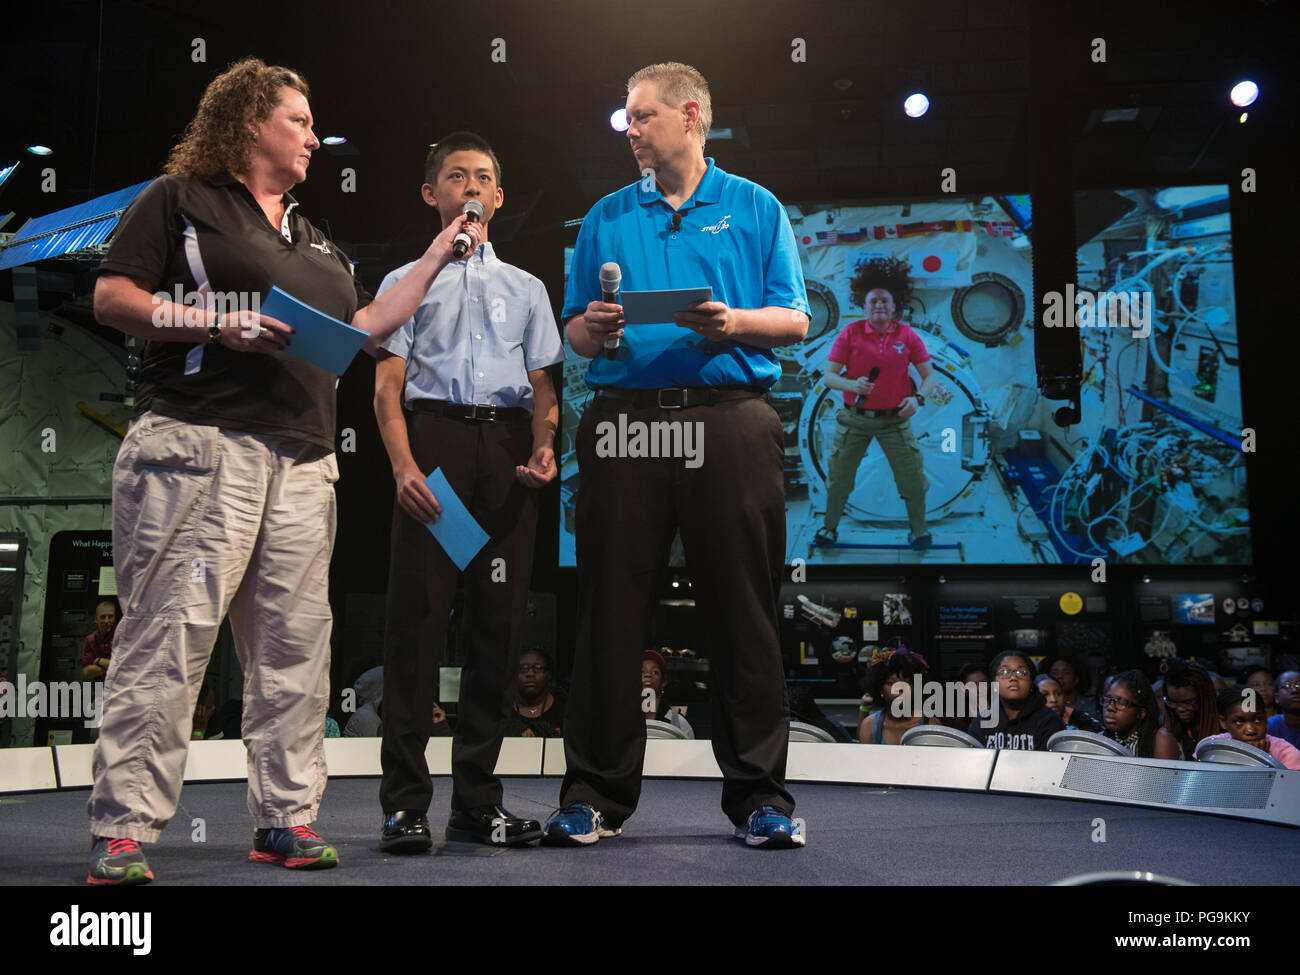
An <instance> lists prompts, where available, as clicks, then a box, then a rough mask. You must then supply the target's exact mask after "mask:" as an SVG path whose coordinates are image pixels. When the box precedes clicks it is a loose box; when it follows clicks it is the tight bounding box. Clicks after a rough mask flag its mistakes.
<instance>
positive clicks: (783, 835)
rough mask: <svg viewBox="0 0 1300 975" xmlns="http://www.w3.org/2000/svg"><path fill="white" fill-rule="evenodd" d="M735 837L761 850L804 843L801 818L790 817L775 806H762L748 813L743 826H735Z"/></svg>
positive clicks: (796, 845) (780, 848) (797, 845)
mask: <svg viewBox="0 0 1300 975" xmlns="http://www.w3.org/2000/svg"><path fill="white" fill-rule="evenodd" d="M736 839H738V840H744V841H745V845H746V846H756V847H758V848H759V849H762V850H789V849H793V848H794V847H799V846H803V845H804V836H803V820H794V821H791V819H790V817H789V816H787V815H786V814H785V813H783V812H781V810H779V809H777V808H776V807H775V806H763V807H762V808H761V809H755V810H754V811H753V812H752V813H750V814H749V819H748V820H747V821H746V823H745V825H744V826H737V827H736Z"/></svg>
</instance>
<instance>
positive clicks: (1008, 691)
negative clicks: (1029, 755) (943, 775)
mask: <svg viewBox="0 0 1300 975" xmlns="http://www.w3.org/2000/svg"><path fill="white" fill-rule="evenodd" d="M989 670H991V671H992V672H993V678H994V680H996V681H997V691H998V713H997V719H998V723H997V725H996V726H995V727H993V728H986V727H984V724H985V721H984V719H983V718H982V717H979V716H976V717H975V718H973V719H972V720H971V723H970V727H968V728H967V729H966V730H967V731H968V732H969V733H970V734H971V735H972V736H974V738H975V739H976V740H977V741H978V742H979V743H980V744H981V745H983V746H984V747H985V748H1009V749H1014V750H1018V751H1040V752H1041V751H1046V750H1047V739H1049V738H1051V737H1052V735H1054V734H1056V733H1057V732H1058V731H1064V730H1065V722H1064V721H1062V720H1061V716H1060V715H1059V714H1057V713H1056V712H1055V711H1053V710H1052V709H1051V708H1049V707H1048V706H1047V702H1046V701H1045V700H1044V699H1043V695H1042V694H1040V693H1039V692H1038V688H1036V687H1035V686H1034V665H1033V662H1032V661H1031V660H1030V659H1029V658H1028V657H1026V656H1025V655H1024V654H1022V653H1020V652H1019V651H1016V650H1007V651H1004V652H1002V653H1000V654H998V655H997V656H996V657H994V658H993V663H991V664H990V665H989Z"/></svg>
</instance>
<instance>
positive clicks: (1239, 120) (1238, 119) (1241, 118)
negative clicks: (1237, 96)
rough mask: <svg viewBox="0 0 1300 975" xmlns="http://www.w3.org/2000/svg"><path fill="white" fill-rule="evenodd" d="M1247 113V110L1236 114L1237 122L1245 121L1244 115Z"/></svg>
mask: <svg viewBox="0 0 1300 975" xmlns="http://www.w3.org/2000/svg"><path fill="white" fill-rule="evenodd" d="M1249 114H1250V113H1249V112H1242V113H1241V114H1240V115H1238V116H1237V121H1238V122H1244V121H1246V116H1248V115H1249Z"/></svg>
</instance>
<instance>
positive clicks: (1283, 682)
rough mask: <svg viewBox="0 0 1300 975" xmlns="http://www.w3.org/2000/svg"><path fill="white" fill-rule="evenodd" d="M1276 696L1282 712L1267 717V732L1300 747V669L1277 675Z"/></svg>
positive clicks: (1285, 671)
mask: <svg viewBox="0 0 1300 975" xmlns="http://www.w3.org/2000/svg"><path fill="white" fill-rule="evenodd" d="M1276 696H1277V705H1278V707H1279V708H1280V709H1281V711H1282V713H1281V714H1279V715H1277V716H1276V717H1272V718H1269V719H1268V733H1269V734H1270V735H1273V736H1274V737H1275V738H1282V739H1284V740H1285V741H1287V742H1289V743H1290V744H1292V745H1294V746H1295V747H1297V748H1300V670H1284V671H1282V673H1280V674H1278V675H1277V684H1276Z"/></svg>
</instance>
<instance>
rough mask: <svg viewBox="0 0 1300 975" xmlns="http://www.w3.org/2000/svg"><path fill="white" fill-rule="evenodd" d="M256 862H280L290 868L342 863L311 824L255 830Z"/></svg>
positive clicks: (252, 857) (307, 867) (314, 868)
mask: <svg viewBox="0 0 1300 975" xmlns="http://www.w3.org/2000/svg"><path fill="white" fill-rule="evenodd" d="M248 859H250V860H252V861H253V862H254V863H277V864H280V865H281V866H285V867H288V868H289V869H290V870H325V869H327V868H329V867H337V866H338V865H339V854H338V851H337V850H335V849H334V847H332V846H330V845H329V844H328V843H326V842H325V841H324V840H323V839H321V838H320V834H319V833H317V832H316V831H315V830H314V829H312V828H311V827H310V826H288V827H279V826H277V827H273V828H271V829H256V830H254V831H253V852H251V853H250V854H248Z"/></svg>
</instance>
